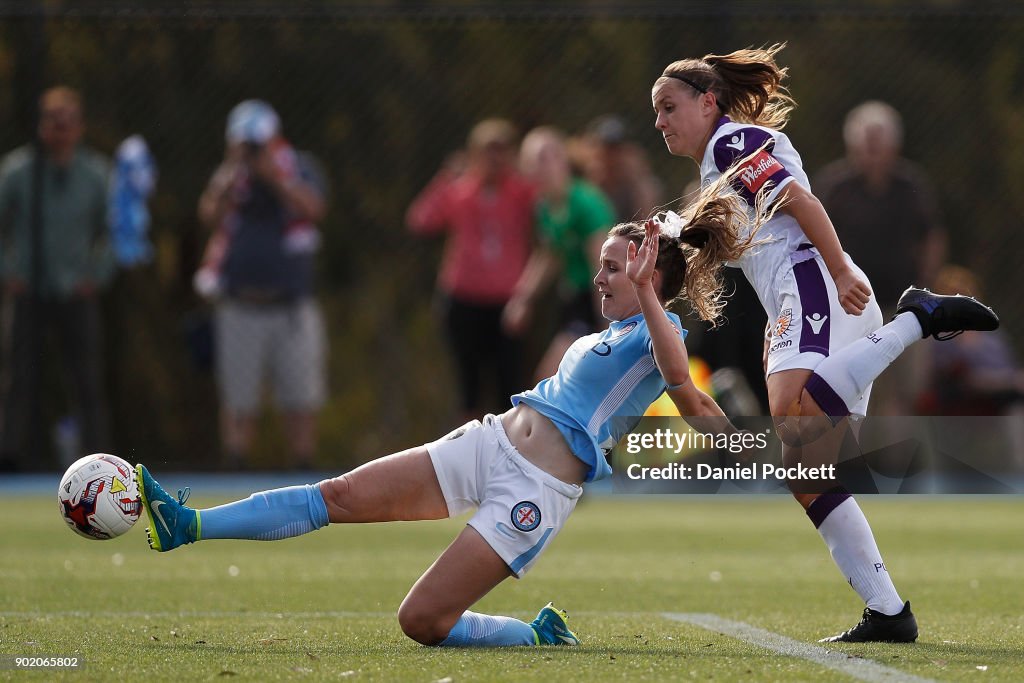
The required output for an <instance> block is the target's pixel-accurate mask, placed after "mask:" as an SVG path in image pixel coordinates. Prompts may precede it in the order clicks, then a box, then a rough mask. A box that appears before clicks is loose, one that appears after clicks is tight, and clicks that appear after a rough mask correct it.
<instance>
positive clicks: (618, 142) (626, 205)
mask: <svg viewBox="0 0 1024 683" xmlns="http://www.w3.org/2000/svg"><path fill="white" fill-rule="evenodd" d="M573 157H574V159H575V161H576V162H577V164H578V165H579V166H580V168H581V170H582V172H583V175H584V176H585V177H586V178H587V180H589V181H590V182H592V183H594V184H595V185H597V186H598V187H599V188H601V190H602V191H603V192H604V193H605V196H607V197H608V199H610V200H611V202H612V205H613V206H614V207H615V220H616V222H623V221H631V220H643V219H645V218H647V217H648V216H650V215H651V214H653V213H654V211H655V209H656V208H657V207H658V206H659V204H660V203H661V201H662V184H661V181H659V180H658V178H657V177H656V176H655V175H654V173H653V172H652V171H651V167H650V164H649V163H648V161H647V155H646V154H644V151H643V150H642V149H641V148H640V147H639V146H637V145H636V144H635V143H633V142H631V141H630V138H629V131H628V130H627V128H626V124H625V123H624V122H623V121H622V119H620V118H619V117H618V116H615V115H613V114H605V115H604V116H599V117H598V118H596V119H594V120H593V121H591V122H590V124H588V125H587V128H586V130H585V131H584V135H583V138H582V140H578V141H577V142H576V144H575V147H574V151H573Z"/></svg>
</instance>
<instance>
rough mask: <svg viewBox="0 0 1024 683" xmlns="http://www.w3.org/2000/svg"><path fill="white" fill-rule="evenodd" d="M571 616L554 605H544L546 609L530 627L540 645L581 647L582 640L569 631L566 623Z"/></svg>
mask: <svg viewBox="0 0 1024 683" xmlns="http://www.w3.org/2000/svg"><path fill="white" fill-rule="evenodd" d="M568 620H569V615H568V614H566V613H565V610H560V609H558V608H557V607H555V606H554V604H553V603H550V602H549V603H548V604H546V605H544V608H543V609H542V610H541V611H540V613H539V614H537V618H536V619H534V620H533V622H532V623H531V624H530V627H531V628H532V629H533V632H534V633H535V634H536V637H537V644H538V645H579V644H580V639H579V638H577V637H576V634H575V633H573V632H572V631H570V630H569V625H568V624H567V623H566V622H567V621H568Z"/></svg>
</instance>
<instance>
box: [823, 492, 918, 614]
mask: <svg viewBox="0 0 1024 683" xmlns="http://www.w3.org/2000/svg"><path fill="white" fill-rule="evenodd" d="M833 496H835V497H838V499H839V500H840V502H839V504H838V505H835V507H833V508H832V510H831V511H830V512H827V513H826V514H825V517H824V520H822V521H820V523H819V521H818V520H817V519H816V515H815V514H814V513H815V512H821V510H818V511H814V510H813V509H814V507H815V506H816V505H818V504H819V503H821V504H822V506H825V507H828V506H830V505H831V504H832V503H834V502H835V500H837V498H830V497H833ZM807 516H808V517H810V518H811V521H813V522H814V523H815V525H816V526H817V527H818V533H819V534H821V537H822V538H823V539H824V540H825V544H826V545H828V549H829V552H831V553H832V559H833V560H834V561H835V563H836V565H838V566H839V570H840V571H841V572H843V575H844V576H845V577H846V580H847V581H848V582H849V584H850V586H851V587H852V588H853V590H855V591H857V594H858V595H859V596H860V597H861V598H862V599H863V600H864V603H865V604H866V605H867V606H868V607H870V608H871V609H873V610H875V611H878V612H881V613H882V614H886V615H889V616H892V615H894V614H899V613H900V610H902V609H903V600H901V599H900V596H899V594H898V593H897V592H896V587H895V586H894V585H893V583H892V579H891V578H889V571H888V570H887V569H886V568H885V564H884V563H883V562H882V555H881V553H880V552H879V551H878V545H877V544H876V543H875V537H874V535H873V534H872V533H871V527H870V526H869V525H868V520H867V519H866V518H865V517H864V513H863V512H862V511H861V509H860V506H859V505H857V501H855V500H854V499H853V498H852V497H851V496H850V495H849V494H848V493H826V494H823V495H821V496H819V497H818V498H817V499H816V500H815V501H814V502H813V503H811V507H810V508H809V509H808V510H807Z"/></svg>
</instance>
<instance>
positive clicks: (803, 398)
mask: <svg viewBox="0 0 1024 683" xmlns="http://www.w3.org/2000/svg"><path fill="white" fill-rule="evenodd" d="M782 47H783V45H775V46H772V47H770V48H768V49H759V50H758V49H748V50H738V51H736V52H732V53H730V54H727V55H706V56H704V57H703V58H701V59H685V60H681V61H677V62H673V63H672V64H669V65H668V67H666V68H665V70H664V72H663V73H662V75H661V77H660V78H658V79H657V80H656V81H655V83H654V86H653V88H652V92H651V98H652V102H653V105H654V111H655V113H656V115H657V120H656V123H655V126H656V127H657V129H658V130H659V131H660V132H661V133H662V136H663V138H664V140H665V145H666V147H668V150H669V152H671V153H672V154H675V155H678V156H686V157H690V158H692V159H694V160H695V161H696V162H697V164H698V165H699V166H700V174H701V182H702V184H708V183H713V182H716V181H718V180H720V179H721V177H722V175H723V174H730V175H732V176H733V177H734V178H735V182H734V186H735V187H736V189H737V191H738V192H739V193H740V194H741V195H742V196H744V197H745V198H746V199H747V201H748V202H749V203H750V207H751V210H752V211H754V210H758V209H757V208H756V207H755V206H754V203H755V202H754V201H753V200H754V197H755V195H762V196H764V198H765V200H766V201H768V202H774V206H776V207H777V209H778V210H777V212H776V213H775V215H774V216H773V218H772V219H771V220H769V221H768V222H767V223H766V224H765V225H764V228H763V229H762V230H761V235H760V239H761V240H763V242H764V244H762V245H761V246H759V247H758V248H757V249H756V250H752V251H748V252H746V253H745V254H744V255H743V257H742V258H740V259H738V260H737V261H736V262H735V263H733V264H732V265H735V266H737V267H740V268H742V270H743V272H744V274H745V275H746V276H747V279H748V280H750V283H751V285H753V287H754V289H755V291H757V293H758V296H759V298H760V300H761V303H762V304H763V305H764V308H765V311H766V312H767V313H768V321H769V327H768V330H767V334H766V335H765V336H766V343H765V373H766V375H767V383H768V401H769V405H770V407H771V414H772V415H773V416H775V417H774V420H775V426H776V431H777V433H778V435H779V438H780V439H781V440H782V442H783V443H784V444H785V446H786V448H785V449H784V457H785V458H786V460H788V461H790V462H793V463H795V462H797V461H800V460H801V459H808V458H810V459H812V460H815V461H817V460H819V459H822V458H824V459H828V458H829V457H830V454H831V459H832V462H834V461H835V457H834V456H835V454H836V453H838V449H839V444H840V440H841V439H842V438H843V436H844V431H843V428H842V427H840V428H836V426H837V425H839V424H842V425H845V423H844V422H843V418H846V417H847V416H850V415H854V416H863V415H864V414H865V410H866V408H867V402H868V398H869V395H870V391H871V383H872V382H873V381H874V379H875V378H876V377H878V375H880V374H881V373H882V371H883V370H884V369H885V368H886V367H887V366H888V365H889V364H890V363H891V362H892V361H893V360H894V359H895V358H896V357H897V356H898V355H899V354H900V353H902V352H903V350H904V349H905V348H906V347H907V346H909V345H910V344H913V343H914V342H916V341H918V340H920V339H922V338H924V337H927V336H930V335H931V336H935V337H936V338H937V339H943V338H948V336H951V335H955V334H957V333H959V332H960V331H963V330H993V329H995V328H996V327H997V325H998V324H999V319H998V318H997V317H996V316H995V314H994V313H993V312H992V311H991V310H990V309H989V308H988V307H986V306H984V305H982V304H980V303H978V302H977V301H975V300H974V299H971V298H969V297H964V296H939V295H935V294H932V293H931V292H929V291H928V290H923V289H917V288H914V287H911V288H910V289H908V290H907V291H906V292H904V294H903V297H902V298H901V299H900V301H899V304H898V306H897V315H896V317H895V318H893V320H892V322H890V323H888V324H886V325H884V326H883V325H882V314H881V311H880V310H879V307H878V304H877V303H876V302H875V300H874V297H873V296H872V293H871V288H870V287H869V285H868V282H867V278H866V277H865V275H864V273H863V272H862V271H861V270H860V269H859V268H858V267H857V266H856V265H855V264H854V263H853V261H852V260H851V259H850V257H849V256H848V255H847V254H845V253H844V252H843V249H842V246H841V245H840V243H839V238H838V237H837V236H836V232H835V229H834V228H833V227H832V222H831V221H830V220H829V218H828V215H827V214H826V213H825V210H824V209H823V208H822V206H821V203H820V202H819V201H818V200H817V198H815V196H814V195H813V194H811V191H810V184H809V183H808V182H807V176H806V174H805V173H804V171H803V168H802V164H801V161H800V155H799V154H797V152H796V149H795V148H794V147H793V144H792V143H791V142H790V140H789V138H788V137H787V136H786V135H785V134H783V133H782V132H780V131H781V129H782V127H783V126H784V125H785V124H786V121H787V119H788V117H789V112H790V109H791V108H792V106H793V105H794V104H795V103H794V101H793V100H792V98H790V97H789V95H788V94H787V92H786V89H785V88H784V87H783V86H782V81H783V79H784V78H785V76H786V69H782V68H779V67H778V65H777V64H776V63H775V55H776V53H778V51H779V50H781V49H782ZM878 248H879V249H884V248H885V245H881V244H880V245H878ZM812 450H814V451H817V452H816V453H814V454H813V455H812V454H811V453H810V451H812ZM802 451H803V452H802ZM794 496H796V498H797V500H799V502H800V503H801V504H802V505H803V506H804V508H805V509H806V511H807V515H808V516H809V517H810V519H811V521H812V522H813V523H814V525H815V527H816V528H817V529H818V531H819V532H820V533H821V536H822V538H824V540H825V542H826V544H827V545H828V547H829V550H830V551H831V553H832V557H833V559H834V560H835V562H836V564H837V565H839V568H840V570H841V571H842V572H843V573H844V575H845V576H846V577H847V578H848V580H849V583H850V585H851V586H852V587H853V588H854V589H855V590H856V591H857V593H858V594H859V595H860V596H861V597H862V598H863V599H864V602H865V603H866V605H867V608H866V609H865V610H864V616H863V619H862V620H861V622H860V623H859V624H857V625H856V626H855V627H854V628H852V629H850V630H849V631H847V632H844V633H842V634H839V635H838V636H834V637H833V638H830V639H828V640H843V641H913V640H915V639H916V638H917V621H916V619H915V618H914V615H913V613H912V612H911V610H910V603H909V602H907V603H904V602H903V601H902V600H901V598H900V597H899V594H898V593H897V592H896V588H895V587H894V585H893V583H892V580H891V579H890V578H889V574H888V572H887V571H886V569H885V564H884V563H883V562H882V558H881V555H880V553H879V551H878V547H877V545H876V544H875V539H874V536H873V535H872V532H871V528H870V527H869V526H868V523H867V520H866V519H865V518H864V514H863V513H862V512H861V510H860V508H859V507H858V506H857V503H856V501H854V500H853V498H851V497H850V494H849V492H848V491H846V490H845V489H836V490H832V491H828V492H825V493H824V494H817V493H799V492H794Z"/></svg>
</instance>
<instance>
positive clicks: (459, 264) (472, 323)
mask: <svg viewBox="0 0 1024 683" xmlns="http://www.w3.org/2000/svg"><path fill="white" fill-rule="evenodd" d="M516 140H517V136H516V131H515V128H514V127H513V126H512V124H511V123H509V122H508V121H505V120H502V119H487V120H484V121H481V122H480V123H478V124H477V125H476V126H474V127H473V129H472V130H471V131H470V134H469V139H468V143H467V145H468V156H467V159H466V164H465V168H460V166H461V164H459V163H457V162H453V161H451V160H450V161H449V162H447V163H445V164H444V165H443V166H442V168H441V170H440V171H438V173H437V175H436V176H435V177H434V178H433V180H431V181H430V183H429V184H428V185H427V186H426V187H425V188H424V189H423V190H422V191H421V192H420V194H419V196H417V197H416V199H415V200H414V201H413V203H412V205H411V206H410V207H409V210H408V213H407V214H406V223H407V225H408V227H409V229H410V230H411V231H412V232H413V233H415V234H417V235H436V234H441V233H444V234H445V235H446V243H445V249H444V256H443V258H442V262H441V271H440V275H439V277H438V289H439V292H440V294H441V299H442V302H443V316H444V326H445V330H446V333H447V336H448V343H449V345H450V347H451V349H452V352H453V354H454V356H455V364H456V367H457V370H458V378H459V387H460V394H461V405H460V408H461V410H462V412H463V413H464V414H466V415H476V414H479V413H480V412H481V411H493V410H497V409H498V408H499V407H501V406H503V405H504V404H505V403H506V402H507V400H508V397H509V396H511V395H512V394H514V393H515V392H516V388H517V387H518V386H519V384H520V370H521V364H522V343H521V340H520V339H518V338H516V337H513V336H511V335H509V334H506V333H505V332H504V331H503V330H502V326H501V312H502V310H503V308H504V307H505V304H506V303H507V302H508V300H509V299H510V298H511V296H512V293H513V291H514V289H515V286H516V282H517V281H518V280H519V276H520V275H521V274H522V272H523V269H524V268H525V267H526V262H527V260H528V258H529V256H530V249H531V242H532V235H533V228H534V224H533V216H534V196H535V192H534V190H533V188H532V187H531V185H530V184H529V182H528V181H527V180H526V179H525V178H523V177H522V176H520V175H519V174H518V172H517V171H516V169H515V159H516ZM489 376H490V377H489ZM491 377H493V381H489V379H490V378H491ZM485 384H491V385H493V386H494V389H495V391H494V394H493V396H491V397H488V398H486V399H485V398H484V396H483V391H482V387H483V386H484V385H485Z"/></svg>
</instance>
